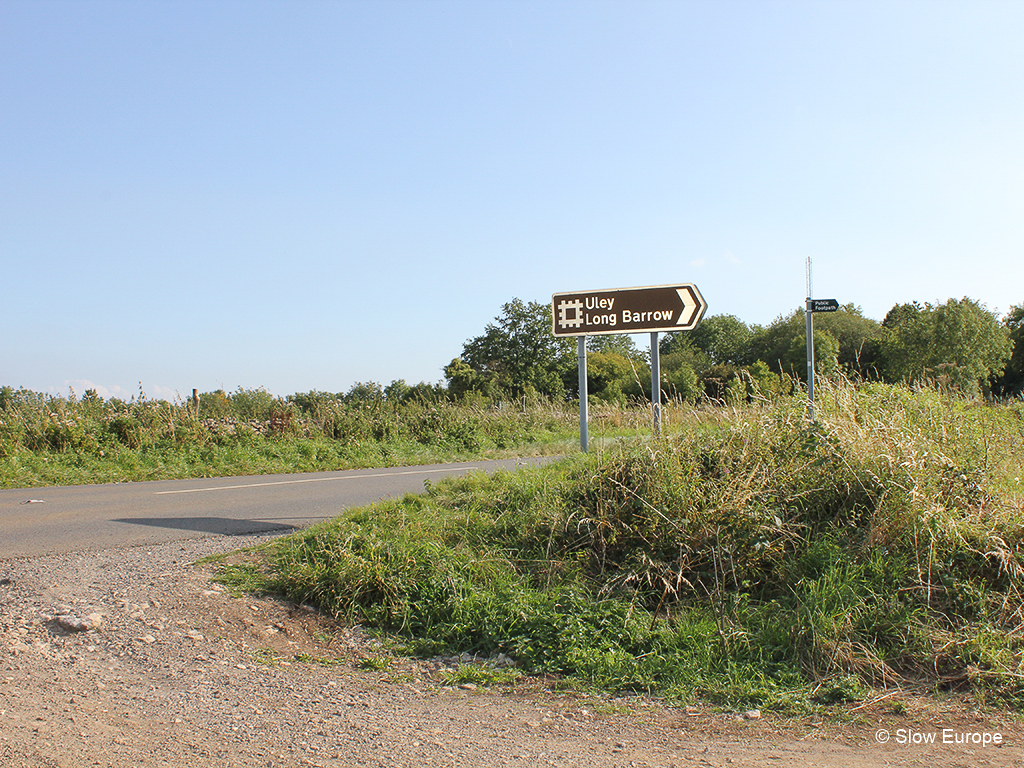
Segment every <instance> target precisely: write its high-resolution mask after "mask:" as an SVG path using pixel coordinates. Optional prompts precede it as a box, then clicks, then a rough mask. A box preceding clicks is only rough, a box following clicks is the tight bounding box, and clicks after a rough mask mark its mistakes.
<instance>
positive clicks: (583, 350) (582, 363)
mask: <svg viewBox="0 0 1024 768" xmlns="http://www.w3.org/2000/svg"><path fill="white" fill-rule="evenodd" d="M577 344H578V346H577V348H576V357H577V359H578V360H579V368H580V449H581V450H582V451H583V452H584V453H586V452H587V449H588V448H589V446H590V435H589V434H588V431H589V430H588V427H587V337H586V336H580V337H579V340H578V342H577Z"/></svg>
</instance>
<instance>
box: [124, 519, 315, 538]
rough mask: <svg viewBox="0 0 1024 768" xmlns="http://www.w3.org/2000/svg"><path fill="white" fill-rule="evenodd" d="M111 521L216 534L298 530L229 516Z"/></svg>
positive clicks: (291, 526)
mask: <svg viewBox="0 0 1024 768" xmlns="http://www.w3.org/2000/svg"><path fill="white" fill-rule="evenodd" d="M113 522H115V523H130V524H132V525H151V526H154V527H157V528H175V529H177V530H182V531H197V532H199V533H212V534H216V535H218V536H248V535H250V534H253V533H287V532H288V531H297V530H298V528H297V527H296V526H294V525H282V524H280V523H266V522H263V521H261V520H235V519H233V518H230V517H121V518H118V519H116V520H114V521H113Z"/></svg>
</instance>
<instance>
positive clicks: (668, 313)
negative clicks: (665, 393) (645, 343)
mask: <svg viewBox="0 0 1024 768" xmlns="http://www.w3.org/2000/svg"><path fill="white" fill-rule="evenodd" d="M707 308H708V305H707V302H705V301H704V297H703V296H701V295H700V291H698V290H697V286H696V285H694V284H693V283H680V284H678V285H653V286H647V287H644V288H613V289H611V290H602V291H574V292H572V293H556V294H554V295H553V296H552V297H551V333H552V334H554V335H555V336H558V337H564V336H578V337H579V346H578V351H577V358H578V360H579V375H580V447H581V448H582V449H583V451H584V453H585V452H586V451H587V443H588V439H589V435H588V427H587V344H586V338H587V336H595V335H599V334H627V333H645V332H650V334H651V406H652V409H653V411H654V436H655V437H658V436H659V435H660V434H661V361H660V359H659V356H658V332H659V331H692V330H693V329H694V328H696V327H697V325H698V324H699V323H700V321H701V318H703V317H704V313H705V312H706V311H707Z"/></svg>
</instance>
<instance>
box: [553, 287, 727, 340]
mask: <svg viewBox="0 0 1024 768" xmlns="http://www.w3.org/2000/svg"><path fill="white" fill-rule="evenodd" d="M707 306H708V305H707V304H706V303H705V302H704V298H703V297H702V296H701V295H700V291H698V290H697V286H695V285H693V284H692V283H684V284H681V285H654V286H649V287H646V288H616V289H614V290H606V291H574V292H572V293H556V294H554V295H553V296H552V297H551V313H552V330H553V333H554V334H555V336H594V335H597V334H608V333H645V332H647V331H689V330H693V329H694V328H696V327H697V323H699V322H700V320H701V318H702V317H703V316H704V311H705V310H706V309H707Z"/></svg>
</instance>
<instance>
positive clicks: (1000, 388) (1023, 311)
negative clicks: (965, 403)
mask: <svg viewBox="0 0 1024 768" xmlns="http://www.w3.org/2000/svg"><path fill="white" fill-rule="evenodd" d="M1003 327H1004V328H1005V329H1006V332H1007V335H1008V336H1009V339H1010V343H1011V344H1013V351H1012V353H1011V354H1010V360H1009V362H1007V364H1006V368H1005V370H1004V371H1003V373H1002V375H1001V376H999V377H998V378H997V379H996V380H995V382H994V386H993V389H994V390H995V392H996V394H999V395H1003V396H1004V397H1010V396H1020V395H1022V394H1024V304H1016V305H1014V306H1012V307H1010V311H1009V313H1007V315H1006V317H1004V318H1003Z"/></svg>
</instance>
